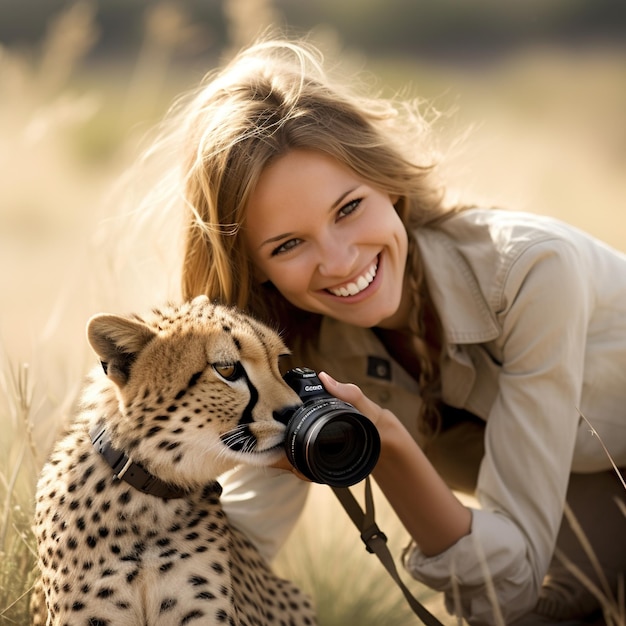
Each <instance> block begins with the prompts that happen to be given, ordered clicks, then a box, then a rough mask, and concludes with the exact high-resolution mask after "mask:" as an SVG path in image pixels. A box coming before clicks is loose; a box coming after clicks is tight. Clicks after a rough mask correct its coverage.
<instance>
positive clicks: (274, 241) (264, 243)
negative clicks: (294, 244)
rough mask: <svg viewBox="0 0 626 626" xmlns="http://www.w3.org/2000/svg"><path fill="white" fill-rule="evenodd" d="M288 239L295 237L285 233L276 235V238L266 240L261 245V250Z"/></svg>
mask: <svg viewBox="0 0 626 626" xmlns="http://www.w3.org/2000/svg"><path fill="white" fill-rule="evenodd" d="M286 237H293V233H283V234H282V235H276V236H275V237H270V238H269V239H266V240H265V241H263V242H261V244H260V245H259V250H260V249H261V248H262V247H263V246H266V245H268V244H270V243H276V242H277V241H281V240H282V239H285V238H286Z"/></svg>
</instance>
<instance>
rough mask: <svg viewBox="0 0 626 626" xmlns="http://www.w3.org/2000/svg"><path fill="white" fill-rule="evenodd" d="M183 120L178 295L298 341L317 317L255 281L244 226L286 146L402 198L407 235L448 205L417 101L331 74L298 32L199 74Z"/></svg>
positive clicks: (426, 385) (427, 388) (425, 363)
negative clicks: (226, 307)
mask: <svg viewBox="0 0 626 626" xmlns="http://www.w3.org/2000/svg"><path fill="white" fill-rule="evenodd" d="M180 114H182V117H181V116H180ZM178 119H179V120H183V121H184V122H185V125H186V128H185V131H186V140H185V144H184V148H183V150H184V159H183V161H184V162H183V184H184V194H183V195H184V201H185V204H186V210H187V212H188V217H189V219H188V223H187V226H186V228H187V231H186V244H185V251H184V261H183V271H182V291H183V296H184V297H185V298H191V297H193V296H196V295H199V294H207V295H208V296H209V297H211V298H215V299H219V300H221V301H223V302H226V303H229V304H233V305H237V306H239V307H241V308H244V309H246V310H248V311H249V312H250V313H252V314H254V315H256V316H258V317H259V318H261V319H263V320H264V321H266V322H269V323H270V324H272V325H273V326H275V327H278V328H279V329H280V330H281V331H282V332H284V333H285V335H286V338H287V341H288V343H289V344H290V345H291V346H292V348H294V349H296V346H297V345H298V342H299V341H302V340H306V341H308V340H312V338H311V337H310V335H308V334H309V333H311V332H314V331H312V328H315V323H316V321H318V320H317V317H316V316H315V315H311V314H307V313H304V312H302V311H296V310H295V308H294V307H293V306H291V305H290V304H289V303H288V302H286V301H285V299H284V298H283V297H282V296H281V295H280V293H279V292H278V291H277V290H276V289H274V288H273V286H272V285H268V284H265V285H263V286H260V285H259V284H258V283H255V280H254V272H253V268H252V266H251V261H250V259H249V257H248V255H247V254H246V249H245V247H244V243H243V237H242V236H240V231H241V229H242V227H245V219H246V206H247V203H248V200H249V197H250V194H251V193H252V191H253V190H254V189H255V186H256V184H257V182H258V180H259V177H260V176H261V173H262V172H263V171H264V169H265V168H266V167H267V166H268V164H270V163H271V162H272V161H273V160H275V159H277V158H279V157H280V156H282V155H284V154H285V153H287V152H288V151H290V150H293V149H306V150H315V151H319V152H321V153H324V154H326V155H330V156H331V157H333V158H334V159H337V160H338V161H339V162H340V163H342V164H344V165H346V166H348V167H349V168H350V169H351V170H353V171H354V172H355V173H356V174H357V176H359V177H360V178H362V179H364V180H367V181H368V182H369V183H371V184H372V185H373V186H374V187H376V188H378V189H379V190H381V191H384V192H387V193H389V194H390V195H394V196H397V197H398V198H399V199H398V201H397V203H396V204H395V207H396V210H397V211H398V214H399V216H400V218H401V220H402V222H403V223H404V225H405V227H406V229H407V231H408V232H409V233H410V232H411V231H412V230H413V229H415V228H417V227H424V226H429V225H433V224H435V223H437V222H438V221H440V220H442V219H445V218H446V216H447V215H448V214H450V213H451V212H453V211H454V210H455V209H444V207H443V206H442V193H441V190H440V189H439V188H438V187H437V186H436V185H435V184H434V183H433V181H432V170H433V166H434V163H432V162H431V157H430V153H429V151H428V150H426V149H425V145H426V144H425V141H424V132H425V129H426V124H425V122H424V119H423V118H422V116H420V114H419V113H418V111H417V110H416V107H415V106H413V105H412V104H411V103H409V102H400V103H395V102H393V101H392V100H386V99H383V98H371V97H364V96H361V95H359V94H357V93H356V91H355V90H353V89H350V88H349V87H347V86H345V85H344V84H337V83H334V82H333V81H332V80H331V78H330V77H329V76H328V74H327V72H326V71H325V70H324V68H323V66H322V55H321V54H320V53H319V51H318V50H316V49H315V48H314V47H312V46H310V45H309V44H308V43H306V42H304V41H287V40H266V41H261V42H259V43H257V44H255V45H253V46H251V47H249V48H247V49H244V50H243V51H242V52H240V53H239V54H238V55H237V56H236V57H235V58H234V59H233V60H232V61H231V62H230V63H229V64H227V65H226V66H225V67H224V68H223V69H222V70H221V71H218V72H214V73H211V74H209V75H208V76H207V77H206V79H205V80H204V81H203V84H202V85H201V87H200V89H199V90H198V92H197V93H196V95H195V97H194V98H193V99H192V100H190V101H189V103H188V104H187V105H186V106H185V108H184V109H183V110H182V111H181V112H179V117H178ZM409 242H410V243H409V263H408V271H409V272H410V280H411V282H412V286H413V293H414V294H415V312H416V313H415V319H414V320H412V330H413V331H414V333H415V335H416V337H418V341H419V347H418V351H419V353H420V354H419V355H418V356H419V357H420V361H421V372H420V383H421V387H422V392H423V394H424V400H425V403H424V404H425V405H426V409H425V411H426V413H428V406H429V404H432V403H430V402H429V400H428V398H429V395H432V396H433V397H434V395H435V391H434V390H435V388H436V386H437V380H438V375H437V367H436V362H435V361H434V360H433V359H431V358H429V356H428V350H427V347H428V346H427V345H426V335H425V328H424V327H423V326H424V325H423V321H422V320H423V315H422V314H421V312H422V311H423V309H424V305H425V302H424V299H425V298H426V297H427V294H426V290H425V282H424V279H423V275H422V270H421V263H420V259H419V253H418V249H417V245H416V243H415V240H414V238H413V237H412V236H410V235H409ZM305 334H306V336H305Z"/></svg>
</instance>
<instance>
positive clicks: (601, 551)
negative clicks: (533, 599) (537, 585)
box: [515, 470, 626, 626]
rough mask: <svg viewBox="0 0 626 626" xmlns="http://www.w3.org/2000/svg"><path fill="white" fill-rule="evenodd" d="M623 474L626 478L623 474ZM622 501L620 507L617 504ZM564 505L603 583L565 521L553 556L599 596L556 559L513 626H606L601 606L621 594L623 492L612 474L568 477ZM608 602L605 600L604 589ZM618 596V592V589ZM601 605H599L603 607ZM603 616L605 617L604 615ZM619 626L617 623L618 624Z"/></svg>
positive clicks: (625, 567) (625, 538)
mask: <svg viewBox="0 0 626 626" xmlns="http://www.w3.org/2000/svg"><path fill="white" fill-rule="evenodd" d="M621 473H622V475H623V476H624V475H626V473H625V472H624V471H623V470H622V472H621ZM618 499H619V500H620V501H621V502H622V505H623V506H622V507H621V508H620V506H619V505H618V503H617V502H616V500H618ZM567 502H568V504H569V506H570V508H571V510H572V512H573V513H574V516H575V518H576V521H577V522H578V524H579V525H580V527H581V529H582V533H583V535H584V538H585V539H586V540H587V541H588V542H589V544H590V545H591V548H592V549H593V553H594V554H595V556H596V558H597V560H598V562H599V563H600V566H601V568H602V573H603V576H604V578H605V583H603V582H602V581H601V580H600V578H599V576H598V574H597V572H596V569H595V568H594V566H593V564H592V562H591V560H590V559H589V557H588V556H587V554H586V552H585V549H584V548H583V545H582V544H581V541H580V538H579V535H580V533H577V532H576V531H575V530H574V529H573V528H572V526H571V525H570V524H569V522H568V521H567V519H565V518H564V519H563V522H562V524H561V529H560V531H559V536H558V539H557V551H558V550H560V551H562V552H563V553H564V554H565V555H566V556H567V558H568V559H569V560H570V561H571V562H572V563H574V564H575V565H576V567H577V568H579V569H580V571H581V572H582V573H583V574H584V576H586V577H587V578H588V579H589V580H590V581H591V582H592V583H593V584H594V585H595V586H596V587H597V588H598V589H599V590H600V591H601V596H602V598H601V599H599V598H597V597H596V596H595V595H594V593H593V592H592V591H591V590H590V589H589V586H588V584H586V583H585V582H583V581H581V580H580V579H579V578H578V577H577V576H576V575H575V574H573V573H572V571H571V568H570V567H567V566H566V565H565V564H564V563H563V562H562V561H561V560H560V559H559V557H558V555H557V554H555V556H554V558H553V559H552V563H551V564H550V568H549V570H548V574H547V576H546V578H545V580H544V584H543V588H542V590H541V594H540V597H539V602H538V603H537V606H536V608H535V611H534V612H533V613H531V614H530V615H528V616H526V617H525V618H523V619H522V620H519V621H517V622H515V626H531V625H533V626H535V625H536V626H539V625H541V624H560V625H561V626H566V625H570V624H571V625H572V626H578V625H581V624H594V625H595V626H601V625H603V624H606V623H611V624H617V623H618V622H617V621H609V622H607V621H605V619H604V617H603V609H606V607H607V605H606V603H613V606H615V603H616V600H617V598H619V597H620V595H619V594H620V593H621V594H622V595H621V597H622V598H623V597H624V593H625V592H626V580H625V577H626V515H625V513H624V510H625V509H626V491H625V490H624V487H623V485H622V484H621V482H620V480H619V479H618V477H617V476H616V474H615V472H613V471H610V472H600V473H597V474H572V475H571V477H570V484H569V488H568V491H567ZM607 584H608V586H609V588H610V594H611V596H612V597H609V598H607V592H606V591H605V588H606V585H607ZM619 587H621V591H620V592H619V593H618V588H619ZM603 604H604V606H603ZM605 614H606V615H608V613H605ZM621 624H622V622H620V625H621Z"/></svg>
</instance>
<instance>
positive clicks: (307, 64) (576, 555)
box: [172, 40, 626, 626]
mask: <svg viewBox="0 0 626 626" xmlns="http://www.w3.org/2000/svg"><path fill="white" fill-rule="evenodd" d="M178 113H179V115H178V117H175V118H173V124H174V126H175V127H176V128H177V130H178V131H179V132H180V131H183V132H184V133H185V143H184V146H183V152H184V155H186V158H185V159H184V161H183V163H182V169H183V177H182V180H183V186H182V187H181V188H176V189H175V190H174V191H175V196H176V197H178V198H182V200H183V202H181V203H180V204H181V206H182V209H183V210H184V211H185V214H186V216H187V218H188V224H187V228H186V236H187V240H186V248H185V258H184V266H183V275H182V286H183V293H184V295H185V296H186V297H193V296H197V295H199V294H206V295H208V296H209V297H211V298H213V299H219V300H222V301H224V302H226V303H228V304H235V305H238V306H240V307H243V308H245V309H247V310H248V311H249V312H251V313H253V314H254V315H256V316H258V317H259V318H261V319H262V320H263V321H265V322H267V323H268V324H270V325H271V326H272V327H274V328H278V329H279V330H280V331H281V332H282V333H283V336H284V338H285V339H286V343H287V345H288V346H289V347H290V348H291V350H292V357H291V360H292V363H290V364H287V363H286V365H291V364H293V365H298V366H307V367H310V368H312V369H314V370H318V371H319V370H324V371H325V372H327V373H320V375H319V378H320V381H321V382H322V384H323V385H324V387H325V388H326V391H328V392H329V393H331V394H332V395H334V396H336V397H338V398H339V399H341V400H343V401H345V402H349V403H350V404H352V405H353V406H354V407H355V408H356V409H357V410H358V411H360V412H361V413H362V414H363V415H365V416H366V417H367V418H368V419H369V420H370V421H371V422H372V423H373V424H374V425H375V426H376V428H377V429H378V432H379V435H380V441H381V451H380V457H379V460H378V463H377V465H376V467H375V469H374V470H373V473H372V474H373V477H374V478H375V480H376V482H377V483H378V486H379V487H380V489H381V491H382V492H383V494H384V496H385V497H386V499H387V500H388V501H389V503H390V505H391V507H392V508H393V511H394V513H395V514H396V515H397V517H398V519H399V520H400V521H401V522H402V524H403V526H404V528H405V529H406V532H407V534H408V535H409V537H410V539H411V545H410V547H409V548H408V549H407V550H406V551H405V553H404V565H405V567H406V569H407V570H408V571H409V572H410V573H411V575H413V576H414V577H415V578H417V579H418V580H420V581H422V582H424V583H426V584H427V585H429V586H430V587H432V588H434V589H437V590H441V591H443V592H444V595H445V601H446V606H447V608H448V609H449V610H450V612H454V613H456V614H457V615H460V616H462V617H463V618H465V619H466V620H467V621H468V622H469V623H470V624H481V625H484V624H487V625H489V624H503V623H506V624H516V626H517V625H518V624H533V625H534V624H538V623H542V624H557V623H559V622H562V621H564V620H578V621H574V622H573V623H583V620H587V619H588V618H590V617H594V616H595V617H597V616H598V614H599V613H600V612H601V611H602V610H604V612H605V617H606V616H607V615H608V613H609V612H610V611H611V610H612V609H611V608H610V607H611V606H613V605H608V606H609V608H607V607H606V606H600V603H599V600H598V598H597V595H595V594H594V593H593V591H592V590H591V589H590V588H589V586H588V583H589V581H592V582H593V584H595V585H596V586H599V585H600V584H602V585H603V586H604V587H603V588H604V589H605V590H606V593H607V594H608V595H609V596H610V594H615V597H619V596H618V593H619V591H620V590H619V589H618V587H619V585H620V580H621V581H623V576H624V572H625V567H626V521H625V519H624V516H623V514H622V512H621V510H620V508H619V506H618V505H616V503H615V500H616V498H620V497H621V498H623V496H624V494H623V488H622V485H621V483H620V482H619V481H618V479H617V478H616V476H615V474H614V473H613V471H612V467H611V460H610V459H609V458H607V456H606V454H605V452H604V450H603V449H602V448H601V446H599V445H596V444H597V440H596V439H595V438H592V437H590V436H589V433H588V429H587V428H586V427H585V425H584V424H582V423H581V419H580V413H579V411H582V412H583V413H584V414H585V415H586V416H587V417H589V419H591V420H592V423H593V426H594V429H595V432H596V433H597V434H598V435H599V436H600V438H601V439H602V440H603V441H605V442H607V443H608V445H609V449H610V453H611V455H612V458H613V460H614V461H615V463H616V464H617V465H618V466H619V467H622V468H623V467H626V415H625V413H624V406H626V395H625V393H624V389H626V257H625V256H624V255H622V254H620V253H618V252H616V251H615V250H613V249H611V248H610V247H608V246H606V245H605V244H603V243H600V242H598V241H597V240H595V239H593V238H592V237H591V236H589V235H587V234H585V233H583V232H581V231H579V230H576V229H574V228H572V227H570V226H569V225H567V224H564V223H562V222H559V221H556V220H551V219H548V218H542V217H538V216H536V215H531V214H528V213H518V212H512V211H505V210H502V209H491V208H479V207H473V206H470V205H460V206H446V205H445V204H444V201H443V198H444V194H443V190H442V189H441V188H439V187H438V186H437V185H436V184H435V183H434V182H433V178H432V176H431V174H432V173H433V169H434V164H433V163H432V160H431V157H430V153H429V152H428V150H426V149H425V147H424V142H423V141H422V140H423V129H424V121H423V120H422V119H421V118H420V116H419V114H418V113H417V111H416V110H415V108H414V106H413V105H412V104H411V103H405V102H397V101H393V100H383V99H378V98H371V97H364V96H361V95H358V94H357V93H356V92H354V91H353V90H352V89H351V87H350V86H346V85H345V84H344V83H341V84H336V83H335V82H333V81H332V80H331V79H330V78H329V77H328V75H327V73H326V71H325V70H324V68H323V66H322V59H321V56H320V55H319V53H318V52H317V51H316V50H315V49H313V48H311V47H310V46H309V45H307V44H306V43H303V42H299V41H282V40H278V41H266V42H260V43H259V44H257V45H255V46H252V47H250V48H248V49H245V50H243V51H242V52H241V53H240V54H239V55H237V56H236V58H235V59H234V60H233V61H232V62H231V63H229V64H228V65H226V66H225V67H224V68H223V69H221V70H219V71H217V72H215V73H212V74H211V75H209V76H208V77H207V80H206V81H205V83H204V84H203V85H201V87H200V89H199V90H198V92H197V93H196V94H195V97H194V98H193V99H191V100H190V101H189V102H188V103H187V104H186V105H185V106H183V108H181V109H180V110H179V111H178ZM172 206H175V205H172ZM336 379H343V380H346V381H349V384H342V383H339V382H337V380H336ZM276 465H277V468H283V469H288V470H289V469H293V468H291V467H290V465H289V463H288V462H287V461H286V459H281V460H279V461H278V462H277V464H276ZM276 472H277V473H273V472H267V471H265V472H263V473H262V474H261V473H259V472H258V471H254V470H246V469H239V470H236V471H235V472H234V473H233V474H231V475H230V476H229V479H228V481H226V482H225V484H224V488H225V489H224V501H225V507H226V509H227V511H228V512H229V515H230V517H231V519H232V520H233V523H235V524H236V525H237V526H238V527H240V528H241V529H244V530H245V532H246V533H247V534H248V536H249V537H250V538H251V540H252V541H253V542H255V543H256V544H257V545H258V547H259V549H260V550H261V552H262V553H263V554H264V555H265V556H266V557H267V558H272V557H273V556H274V554H275V553H276V551H277V549H278V548H279V547H280V545H281V544H282V543H283V542H284V540H285V538H286V535H287V531H288V529H289V527H290V526H291V525H292V524H293V523H295V520H296V519H297V517H298V515H299V513H300V512H301V510H302V506H303V500H304V493H305V492H306V483H305V482H303V481H301V480H299V479H298V478H297V477H295V476H294V475H293V473H292V472H290V471H287V472H284V471H280V469H276ZM583 475H584V476H583ZM458 491H467V492H470V493H471V494H473V495H474V496H475V497H476V500H477V502H478V506H476V507H475V508H470V507H469V506H466V504H464V502H463V501H461V500H460V499H458V498H457V492H458ZM566 502H567V504H568V505H569V507H570V509H571V510H572V511H573V512H574V515H575V516H577V518H578V524H579V525H580V527H581V528H582V529H583V532H585V534H586V535H587V537H588V539H589V541H590V543H591V545H592V547H593V550H594V552H595V555H596V558H597V560H598V562H599V563H600V564H601V569H602V576H603V577H604V580H602V581H600V580H598V572H597V570H596V569H594V567H593V566H592V565H591V564H590V563H589V561H588V558H587V555H586V554H585V551H584V550H583V549H581V547H580V545H579V543H578V542H576V541H572V535H573V527H572V526H571V522H570V520H571V517H569V518H568V517H566V516H565V511H566V510H567V507H566ZM563 559H565V561H564V560H563ZM563 562H567V563H572V562H573V563H574V564H575V567H576V568H577V571H579V572H582V574H583V576H582V577H581V578H580V579H579V578H576V576H574V575H572V573H571V572H572V570H571V569H568V568H567V567H564V566H563ZM581 580H583V581H584V582H581ZM607 620H608V618H607ZM585 623H587V622H585Z"/></svg>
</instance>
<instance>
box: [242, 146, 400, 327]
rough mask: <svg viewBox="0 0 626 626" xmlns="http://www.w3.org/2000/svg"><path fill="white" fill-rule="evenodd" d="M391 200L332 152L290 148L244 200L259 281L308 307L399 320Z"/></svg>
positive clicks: (376, 322)
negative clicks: (327, 153) (246, 199)
mask: <svg viewBox="0 0 626 626" xmlns="http://www.w3.org/2000/svg"><path fill="white" fill-rule="evenodd" d="M393 202H394V199H393V198H391V197H390V196H389V195H388V194H386V193H383V192H381V191H379V190H378V189H376V188H374V187H372V186H371V185H370V184H368V182H367V181H365V180H362V179H360V178H359V177H358V176H357V175H356V174H355V173H354V172H353V171H352V170H350V169H349V168H347V167H345V166H344V165H343V164H341V163H339V162H338V161H336V160H335V159H333V158H332V157H329V156H326V155H324V154H322V153H319V152H314V151H305V150H293V151H291V152H288V153H287V154H285V155H284V156H282V157H280V158H279V159H277V160H276V161H274V162H273V163H271V164H270V165H269V166H268V167H267V168H266V169H265V171H264V172H263V173H262V175H261V177H260V179H259V182H258V185H257V187H256V188H255V190H254V192H253V193H252V195H251V197H250V200H249V203H248V206H247V212H246V221H245V224H244V240H245V245H246V247H247V250H248V253H249V255H250V257H251V259H252V261H253V263H254V265H255V266H256V269H257V279H258V280H259V281H260V282H264V281H266V280H270V281H271V282H272V283H273V284H274V286H275V287H276V288H277V289H278V290H279V291H280V292H281V294H282V295H283V296H284V297H285V298H286V299H287V300H289V302H291V303H292V304H293V305H295V306H297V307H299V308H301V309H305V310H307V311H312V312H314V313H320V314H322V315H328V316H330V317H334V318H336V319H338V320H341V321H344V322H347V323H350V324H354V325H356V326H362V327H371V326H385V327H389V328H399V327H401V326H404V324H405V322H406V317H407V314H406V308H407V306H408V304H407V300H409V299H408V298H404V299H403V293H404V269H405V265H406V258H407V234H406V230H405V228H404V226H403V224H402V222H401V221H400V218H399V217H398V214H397V213H396V210H395V208H394V206H393ZM401 303H402V304H403V306H401Z"/></svg>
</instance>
